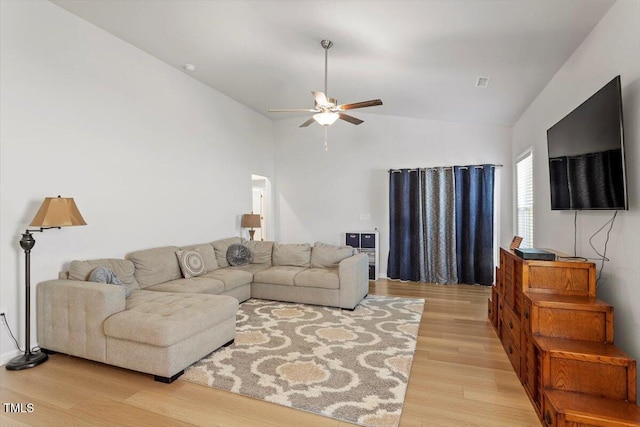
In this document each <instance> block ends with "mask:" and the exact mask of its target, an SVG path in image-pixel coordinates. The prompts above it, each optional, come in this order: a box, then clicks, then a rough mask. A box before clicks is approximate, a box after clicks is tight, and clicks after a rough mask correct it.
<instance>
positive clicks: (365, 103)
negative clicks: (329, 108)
mask: <svg viewBox="0 0 640 427" xmlns="http://www.w3.org/2000/svg"><path fill="white" fill-rule="evenodd" d="M376 105H382V101H381V100H379V99H372V100H371V101H362V102H354V103H351V104H342V105H338V106H337V107H336V109H337V110H342V111H344V110H353V109H355V108H365V107H374V106H376Z"/></svg>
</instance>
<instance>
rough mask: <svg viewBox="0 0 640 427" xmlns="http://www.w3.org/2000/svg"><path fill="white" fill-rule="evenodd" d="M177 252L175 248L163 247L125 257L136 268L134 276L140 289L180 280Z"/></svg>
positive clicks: (180, 273)
mask: <svg viewBox="0 0 640 427" xmlns="http://www.w3.org/2000/svg"><path fill="white" fill-rule="evenodd" d="M177 250H178V247H177V246H165V247H162V248H153V249H145V250H142V251H136V252H132V253H130V254H129V255H127V258H128V259H130V260H131V261H132V262H133V264H134V265H135V267H136V269H135V273H134V275H135V277H136V280H138V283H139V284H140V287H141V288H143V289H144V288H146V287H147V286H151V285H157V284H158V283H164V282H168V281H170V280H176V279H181V278H182V272H180V265H179V264H178V258H177V257H176V251H177Z"/></svg>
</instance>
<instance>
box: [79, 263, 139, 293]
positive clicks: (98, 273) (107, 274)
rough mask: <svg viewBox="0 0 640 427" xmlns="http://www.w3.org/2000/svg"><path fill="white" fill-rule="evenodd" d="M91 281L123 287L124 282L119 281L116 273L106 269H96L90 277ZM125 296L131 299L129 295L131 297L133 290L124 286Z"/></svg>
mask: <svg viewBox="0 0 640 427" xmlns="http://www.w3.org/2000/svg"><path fill="white" fill-rule="evenodd" d="M89 281H90V282H96V283H106V284H109V285H122V282H121V281H120V279H118V276H117V275H116V273H114V272H113V270H110V269H108V268H106V267H98V268H96V269H94V270H93V271H92V272H91V274H90V275H89ZM124 295H125V297H129V295H131V289H129V288H127V287H126V286H124Z"/></svg>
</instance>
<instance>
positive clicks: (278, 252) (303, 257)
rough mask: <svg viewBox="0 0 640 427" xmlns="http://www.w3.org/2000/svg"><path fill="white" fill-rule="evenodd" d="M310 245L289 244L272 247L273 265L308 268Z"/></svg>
mask: <svg viewBox="0 0 640 427" xmlns="http://www.w3.org/2000/svg"><path fill="white" fill-rule="evenodd" d="M310 260H311V245H310V244H308V243H290V244H283V245H281V244H279V243H274V245H273V265H274V266H275V265H289V266H293V267H309V262H310Z"/></svg>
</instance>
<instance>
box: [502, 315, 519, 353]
mask: <svg viewBox="0 0 640 427" xmlns="http://www.w3.org/2000/svg"><path fill="white" fill-rule="evenodd" d="M501 333H502V336H504V335H506V334H509V335H511V340H512V341H513V342H514V344H515V346H516V348H517V349H518V350H520V318H519V317H518V316H516V314H515V313H514V312H513V311H512V310H511V309H510V308H509V307H508V306H505V307H504V309H503V311H502V331H501Z"/></svg>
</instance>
